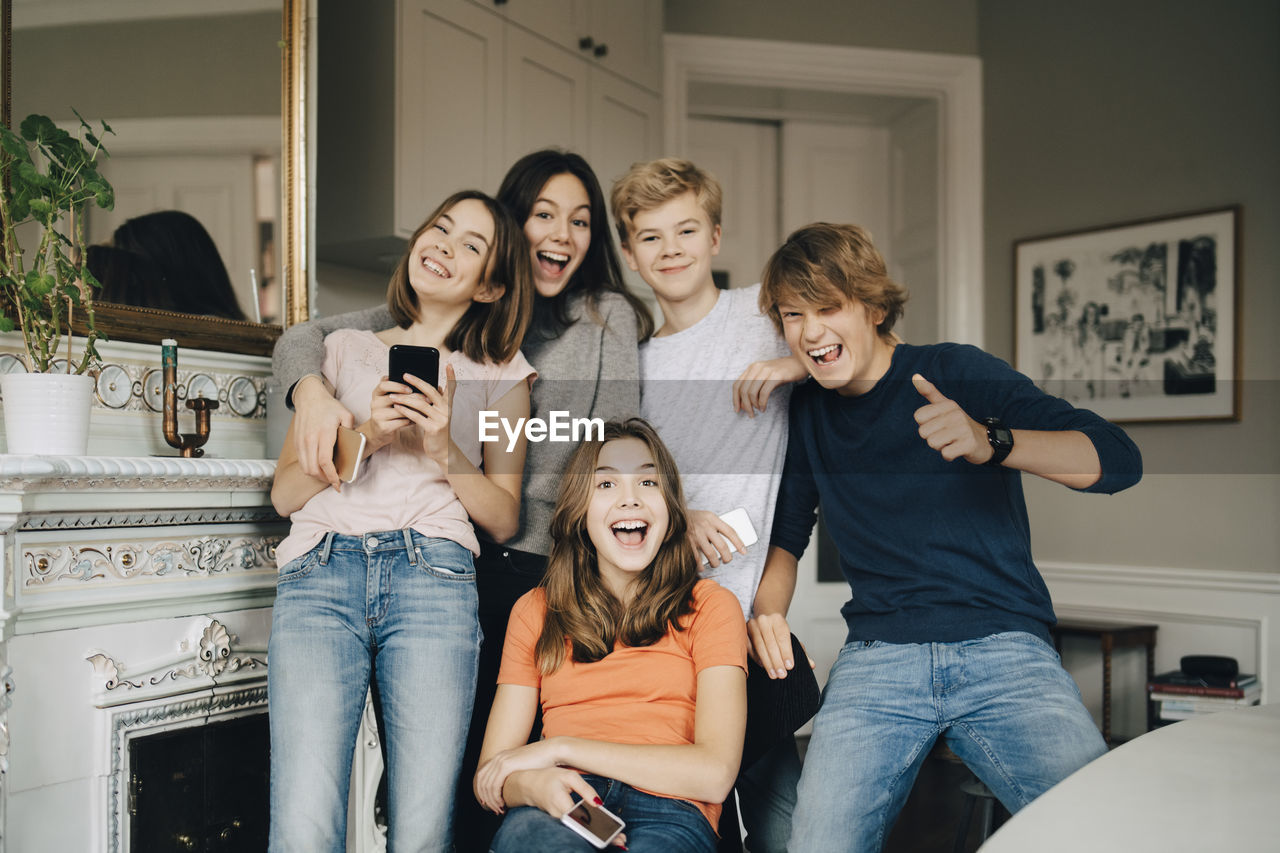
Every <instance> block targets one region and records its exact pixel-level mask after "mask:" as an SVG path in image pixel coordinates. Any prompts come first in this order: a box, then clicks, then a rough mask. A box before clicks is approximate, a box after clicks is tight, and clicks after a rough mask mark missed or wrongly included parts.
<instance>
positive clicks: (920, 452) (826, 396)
mask: <svg viewBox="0 0 1280 853" xmlns="http://www.w3.org/2000/svg"><path fill="white" fill-rule="evenodd" d="M915 373H919V374H921V375H923V376H924V377H925V378H926V379H928V380H929V381H930V382H932V383H933V384H934V385H935V386H937V388H938V390H939V391H940V392H942V394H944V395H945V396H947V397H949V398H951V399H952V400H954V401H955V402H956V403H958V404H959V405H960V407H961V408H962V409H963V410H964V411H965V412H966V413H967V414H968V415H969V416H970V417H972V418H975V419H977V420H982V419H983V418H986V417H998V418H1000V419H1001V420H1002V421H1003V422H1004V424H1005V426H1007V427H1009V428H1010V429H1027V430H1079V431H1080V432H1083V433H1084V434H1085V435H1086V436H1088V437H1089V439H1090V440H1091V441H1092V442H1093V445H1094V447H1095V448H1096V449H1097V452H1098V459H1099V460H1100V461H1101V463H1102V477H1101V479H1099V481H1098V482H1097V483H1095V484H1094V485H1093V486H1090V487H1089V488H1088V489H1085V490H1084V491H1089V492H1105V493H1108V494H1109V493H1113V492H1118V491H1120V490H1121V489H1126V488H1128V487H1129V486H1132V485H1133V484H1135V483H1137V482H1138V480H1139V479H1141V477H1142V457H1141V455H1140V454H1139V452H1138V448H1137V447H1136V446H1135V445H1134V443H1133V442H1132V441H1131V440H1130V439H1129V437H1128V436H1127V435H1126V434H1125V433H1124V431H1123V430H1121V429H1120V428H1119V427H1116V426H1114V425H1112V424H1110V423H1108V422H1107V421H1105V420H1103V419H1102V418H1101V417H1099V416H1098V415H1096V414H1094V413H1093V412H1091V411H1088V410H1086V409H1077V408H1075V407H1074V406H1072V405H1071V404H1070V403H1067V402H1066V401H1064V400H1061V399H1059V398H1057V397H1051V396H1049V395H1048V394H1045V393H1044V392H1042V391H1041V390H1040V389H1039V388H1037V387H1036V386H1035V384H1034V383H1032V382H1031V380H1030V379H1028V378H1027V377H1025V376H1023V375H1022V374H1021V373H1018V372H1017V371H1016V370H1014V369H1013V368H1012V367H1010V366H1009V365H1008V364H1006V363H1005V362H1003V361H1001V360H1000V359H998V358H996V357H995V356H992V355H988V354H987V353H985V352H983V351H982V350H980V349H978V348H976V347H972V346H966V345H960V344H933V345H930V346H910V345H907V344H900V345H898V346H897V347H895V348H894V351H893V359H892V364H891V366H890V367H889V371H888V372H887V373H886V374H885V375H884V377H882V378H881V379H880V381H879V382H878V383H876V385H875V387H874V388H872V389H871V390H870V391H868V392H866V393H865V394H862V395H860V396H856V397H844V396H841V395H839V394H837V393H836V392H834V391H827V390H824V389H823V388H822V387H821V386H819V385H818V384H817V383H816V382H814V381H812V380H810V381H808V382H805V383H804V384H803V385H801V386H800V387H799V388H797V389H796V391H795V392H794V394H793V395H792V398H791V423H790V439H789V443H788V446H787V461H786V465H785V467H784V470H783V476H782V485H781V489H780V491H779V493H778V506H777V511H776V512H775V515H774V524H773V535H772V541H771V544H773V545H777V546H779V547H782V548H785V549H786V550H787V551H790V552H791V553H792V554H794V555H795V556H796V557H799V556H801V555H802V554H803V553H804V549H805V547H806V546H807V545H808V542H809V536H810V533H811V531H812V529H813V524H814V521H815V518H816V515H815V509H816V508H817V506H818V505H819V503H821V505H822V515H823V519H824V521H825V522H826V525H827V529H828V530H829V531H830V533H831V537H832V539H833V540H834V541H835V544H836V547H837V548H838V549H839V552H840V566H841V570H842V571H843V573H844V576H845V579H846V580H848V582H849V586H850V588H851V590H852V593H853V597H852V598H850V599H849V601H848V602H847V603H846V604H845V605H844V607H843V608H841V613H842V614H843V615H844V618H845V622H846V623H847V624H848V626H849V634H848V639H847V642H849V641H854V640H884V641H886V642H892V643H926V642H957V641H960V640H968V639H973V638H976V637H984V636H987V635H989V634H995V633H1000V632H1002V631H1026V632H1029V633H1032V634H1035V635H1036V636H1039V637H1042V638H1044V639H1046V640H1048V639H1049V627H1050V626H1051V625H1052V624H1053V623H1054V621H1055V617H1054V614H1053V605H1052V603H1051V602H1050V600H1049V591H1048V589H1047V588H1046V587H1045V585H1044V581H1043V579H1042V578H1041V577H1040V572H1039V571H1038V570H1037V569H1036V567H1035V564H1034V563H1033V562H1032V559H1031V530H1030V525H1029V523H1028V520H1027V507H1026V502H1025V500H1024V498H1023V494H1022V479H1021V474H1020V473H1019V472H1018V471H1015V470H1013V469H1009V468H1003V467H992V466H985V465H973V464H971V463H969V462H967V461H965V460H963V459H957V460H955V461H954V462H947V461H945V460H944V459H943V458H942V455H941V454H940V453H938V452H937V451H936V450H933V449H932V448H930V447H929V445H928V444H927V443H926V442H925V441H924V439H922V438H920V435H919V433H918V432H917V430H918V425H917V424H916V422H915V418H914V415H915V412H916V410H917V409H919V408H920V407H921V406H924V405H927V401H926V400H925V399H924V397H922V396H921V395H920V393H919V392H918V391H916V389H915V386H914V385H912V383H911V376H912V375H913V374H915ZM1081 532H1082V534H1083V531H1081Z"/></svg>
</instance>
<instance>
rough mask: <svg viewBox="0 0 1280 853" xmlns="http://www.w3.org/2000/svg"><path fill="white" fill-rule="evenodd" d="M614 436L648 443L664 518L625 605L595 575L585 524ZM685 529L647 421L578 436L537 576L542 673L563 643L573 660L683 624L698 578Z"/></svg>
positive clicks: (648, 640) (674, 477) (670, 472)
mask: <svg viewBox="0 0 1280 853" xmlns="http://www.w3.org/2000/svg"><path fill="white" fill-rule="evenodd" d="M622 438H635V439H639V440H640V441H642V442H644V444H645V446H646V447H647V448H648V449H649V453H650V454H651V455H652V456H653V462H654V466H655V467H656V468H657V480H658V485H659V488H660V490H661V492H662V498H663V501H664V502H665V503H666V506H667V513H668V515H669V517H670V521H669V523H668V525H667V532H666V535H664V536H663V538H662V543H661V544H660V545H659V547H658V553H657V555H656V556H655V557H654V558H653V562H652V563H650V564H649V566H648V567H646V568H645V569H644V570H643V571H642V572H640V574H639V575H638V576H637V577H636V580H635V584H636V595H635V598H634V599H632V602H631V604H630V605H629V606H626V607H624V606H623V604H622V602H621V601H619V600H618V599H617V597H616V596H614V594H613V593H612V592H610V591H609V589H608V588H607V587H605V585H604V582H603V581H602V580H601V579H600V571H599V569H598V568H597V563H596V548H595V545H594V544H593V543H592V541H591V537H590V536H589V535H588V532H587V524H586V521H587V506H588V505H589V504H590V503H591V495H592V492H593V489H594V485H595V473H596V465H597V463H598V461H599V459H600V451H601V450H602V449H603V448H604V446H605V445H606V444H608V443H609V442H610V441H615V440H617V439H622ZM688 530H689V522H688V517H687V516H686V514H685V506H684V492H683V490H682V489H681V488H680V473H679V471H677V470H676V463H675V459H673V458H672V456H671V452H670V451H669V450H667V447H666V445H664V444H663V443H662V439H660V438H659V437H658V433H657V432H656V431H655V430H654V428H653V427H651V426H650V425H649V424H648V422H647V421H644V420H642V419H640V418H629V419H628V420H626V421H621V422H619V421H609V422H608V423H606V424H605V425H604V437H603V439H602V440H599V441H584V442H583V443H582V444H581V445H580V446H579V447H578V449H577V451H575V452H574V454H573V457H572V459H570V460H569V467H568V470H567V472H566V473H565V477H564V479H563V480H562V481H561V485H560V497H559V499H558V500H557V501H556V510H555V515H554V516H553V517H552V519H551V539H552V544H551V556H550V558H549V559H548V561H547V573H546V575H545V576H544V577H543V579H542V588H543V590H544V591H545V593H546V600H547V615H546V618H545V620H544V621H543V624H542V634H541V635H540V636H539V637H538V643H537V645H536V647H535V650H534V655H535V657H536V659H537V661H538V666H539V668H540V669H541V670H542V673H543V674H544V675H548V674H550V673H553V672H555V671H556V670H557V669H559V668H560V665H561V664H563V663H564V660H565V647H566V646H568V647H569V648H570V649H571V650H572V657H573V660H575V661H577V662H579V663H591V662H593V661H598V660H600V659H601V658H603V657H604V656H605V655H607V654H609V652H611V651H613V646H614V643H615V642H621V643H622V644H623V645H627V646H633V647H634V646H651V645H653V644H654V643H656V642H657V641H658V640H660V639H662V637H663V636H665V635H666V633H667V631H668V630H675V631H681V630H684V629H683V627H682V626H681V625H680V620H681V619H682V618H683V617H684V616H686V615H688V614H689V613H691V612H692V611H693V587H694V584H696V583H697V582H698V563H697V560H696V558H695V557H694V553H693V546H691V545H690V544H689V539H688Z"/></svg>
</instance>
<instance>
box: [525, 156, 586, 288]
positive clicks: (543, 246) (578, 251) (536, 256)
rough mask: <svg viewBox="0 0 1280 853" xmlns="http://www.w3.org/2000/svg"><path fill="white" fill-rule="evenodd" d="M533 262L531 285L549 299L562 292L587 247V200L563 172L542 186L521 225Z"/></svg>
mask: <svg viewBox="0 0 1280 853" xmlns="http://www.w3.org/2000/svg"><path fill="white" fill-rule="evenodd" d="M524 236H525V237H526V238H527V239H528V241H529V248H530V250H531V252H532V253H533V255H532V260H533V284H534V287H536V288H537V290H538V293H539V294H540V295H541V296H543V297H546V298H548V299H550V298H551V297H553V296H555V295H556V294H558V293H559V292H560V291H562V290H564V288H565V285H567V284H568V283H569V280H570V279H571V278H573V274H574V273H575V272H577V271H578V267H580V266H582V259H583V258H585V257H586V256H587V249H588V248H590V246H591V199H590V198H589V197H588V196H587V188H586V187H584V186H583V185H582V181H580V180H578V178H577V177H575V176H574V175H571V174H569V173H568V172H565V173H563V174H559V175H556V176H555V177H553V178H551V180H549V181H547V182H546V183H545V184H543V186H542V189H541V190H540V191H539V192H538V197H537V198H536V199H535V200H534V202H533V207H532V208H531V209H530V211H529V218H528V219H526V220H525V223H524Z"/></svg>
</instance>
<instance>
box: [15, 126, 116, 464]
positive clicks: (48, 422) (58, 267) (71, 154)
mask: <svg viewBox="0 0 1280 853" xmlns="http://www.w3.org/2000/svg"><path fill="white" fill-rule="evenodd" d="M76 118H79V119H80V128H79V130H78V132H77V133H76V134H75V135H72V134H71V133H69V132H67V131H66V130H63V129H62V128H60V127H58V126H57V125H56V124H54V123H53V121H52V120H51V119H49V118H48V117H47V116H42V115H31V116H27V118H26V119H25V120H24V121H23V122H22V124H21V125H20V127H19V132H18V133H14V132H13V130H12V129H11V128H9V127H6V126H4V125H3V124H0V177H2V179H3V188H2V189H0V240H2V245H0V306H2V307H3V311H2V312H0V331H5V332H11V331H13V330H15V329H17V330H18V331H19V332H20V333H21V335H22V344H23V349H24V356H25V358H24V361H25V362H26V369H27V370H26V372H25V373H21V372H15V373H8V374H5V375H3V376H0V392H2V393H3V395H4V416H5V436H6V439H7V441H8V449H9V452H10V453H61V454H68V453H69V454H83V453H84V452H85V448H86V444H87V441H88V426H89V405H90V402H91V400H92V393H93V376H92V375H91V371H93V370H95V369H96V368H97V366H98V363H99V358H98V351H97V348H96V347H95V342H96V341H97V340H98V339H99V338H100V337H103V336H102V335H101V334H100V333H99V332H98V331H97V330H96V329H95V328H94V321H93V288H95V287H98V286H99V284H98V282H97V280H96V279H95V278H94V277H93V274H92V273H90V272H89V270H88V268H87V267H86V266H85V263H84V254H85V253H84V249H85V240H84V213H85V209H86V208H87V206H88V205H89V204H90V203H93V204H96V205H97V206H98V207H100V208H103V209H105V210H110V209H111V208H112V207H113V206H114V204H115V196H114V193H113V192H112V189H111V185H110V184H109V183H108V182H107V181H106V180H105V179H104V178H103V177H102V175H101V174H99V172H98V158H99V157H100V156H106V155H107V151H106V149H105V148H103V147H102V141H101V138H100V137H101V135H105V134H107V133H110V132H111V128H109V127H108V126H107V125H106V123H105V122H103V123H102V130H101V133H95V132H94V131H93V128H91V127H90V126H89V124H88V123H87V122H86V121H85V120H84V119H83V118H81V117H80V114H79V113H76ZM20 238H21V239H24V240H26V242H27V245H26V247H25V248H24V247H23V245H22V243H21V242H20ZM77 317H80V318H83V322H84V327H85V329H86V334H85V336H84V338H82V339H81V345H80V347H81V349H80V353H79V355H78V356H76V355H73V352H72V335H71V329H72V322H73V320H75V319H76V318H77ZM64 335H65V336H66V338H67V345H66V352H65V356H64V358H65V365H62V364H57V363H56V362H57V360H58V358H59V356H58V350H59V348H60V345H61V342H62V338H63V336H64Z"/></svg>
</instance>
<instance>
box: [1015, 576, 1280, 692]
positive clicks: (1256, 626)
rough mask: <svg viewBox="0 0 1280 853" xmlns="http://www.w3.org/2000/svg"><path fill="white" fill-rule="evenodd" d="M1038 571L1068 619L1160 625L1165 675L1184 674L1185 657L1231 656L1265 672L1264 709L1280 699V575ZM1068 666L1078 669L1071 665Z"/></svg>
mask: <svg viewBox="0 0 1280 853" xmlns="http://www.w3.org/2000/svg"><path fill="white" fill-rule="evenodd" d="M1038 565H1039V568H1040V573H1041V575H1042V576H1043V577H1044V579H1045V583H1046V584H1047V585H1048V586H1049V591H1050V593H1051V594H1052V596H1053V603H1054V609H1055V610H1056V611H1057V613H1058V617H1059V618H1060V619H1103V620H1108V621H1123V622H1134V623H1141V624H1154V625H1159V626H1160V630H1159V632H1158V634H1157V640H1156V669H1157V670H1158V671H1159V670H1169V669H1176V668H1177V667H1178V661H1179V658H1181V657H1182V656H1183V655H1188V654H1222V655H1228V656H1231V657H1235V658H1236V659H1237V660H1239V662H1240V668H1241V670H1242V671H1245V672H1252V671H1256V672H1257V673H1258V676H1259V680H1260V681H1261V682H1262V701H1263V702H1264V703H1265V702H1267V701H1269V700H1271V699H1272V697H1275V696H1276V695H1280V694H1278V693H1277V691H1280V632H1278V631H1277V630H1276V626H1277V625H1278V624H1280V575H1277V574H1272V573H1265V574H1264V573H1252V572H1227V571H1209V570H1204V569H1188V568H1171V567H1148V566H1108V565H1101V564H1086V563H1068V562H1048V561H1042V562H1039V563H1038ZM1064 658H1066V654H1065V652H1064ZM1064 662H1065V663H1067V664H1068V668H1072V669H1073V671H1074V668H1073V667H1072V665H1071V664H1072V662H1071V661H1070V660H1065V661H1064ZM1082 689H1085V685H1083V684H1082ZM1086 698H1087V697H1086Z"/></svg>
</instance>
